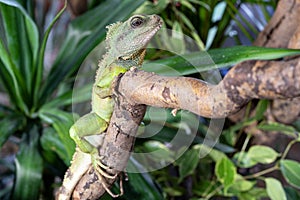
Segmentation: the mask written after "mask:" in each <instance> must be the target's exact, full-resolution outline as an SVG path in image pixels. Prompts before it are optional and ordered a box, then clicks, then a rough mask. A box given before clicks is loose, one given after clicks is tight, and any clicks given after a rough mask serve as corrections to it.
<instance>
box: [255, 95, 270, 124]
mask: <svg viewBox="0 0 300 200" xmlns="http://www.w3.org/2000/svg"><path fill="white" fill-rule="evenodd" d="M268 103H269V101H268V100H266V99H262V100H259V102H258V104H257V106H256V112H255V116H254V118H255V119H256V120H262V119H263V117H264V113H265V111H266V110H267V108H268Z"/></svg>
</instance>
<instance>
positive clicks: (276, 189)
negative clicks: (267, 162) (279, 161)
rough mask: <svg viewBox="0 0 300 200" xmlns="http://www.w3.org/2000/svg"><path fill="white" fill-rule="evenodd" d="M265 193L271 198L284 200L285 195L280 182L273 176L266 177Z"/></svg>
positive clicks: (272, 199)
mask: <svg viewBox="0 0 300 200" xmlns="http://www.w3.org/2000/svg"><path fill="white" fill-rule="evenodd" d="M265 182H266V188H267V193H268V195H269V197H270V198H271V200H286V195H285V192H284V190H283V187H282V185H281V183H280V182H279V181H278V180H276V179H274V178H266V179H265Z"/></svg>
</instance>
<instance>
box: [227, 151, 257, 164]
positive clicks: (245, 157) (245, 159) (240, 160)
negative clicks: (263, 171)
mask: <svg viewBox="0 0 300 200" xmlns="http://www.w3.org/2000/svg"><path fill="white" fill-rule="evenodd" d="M233 159H234V160H235V161H236V163H237V166H239V167H242V168H249V167H252V166H254V165H256V164H257V163H258V161H256V160H252V159H251V158H250V156H249V154H248V153H247V152H242V151H241V152H237V153H236V154H234V156H233Z"/></svg>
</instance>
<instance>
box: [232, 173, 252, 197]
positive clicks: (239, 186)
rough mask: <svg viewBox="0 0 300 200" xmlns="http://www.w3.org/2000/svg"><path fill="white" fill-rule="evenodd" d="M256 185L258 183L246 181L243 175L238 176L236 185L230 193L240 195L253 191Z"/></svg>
mask: <svg viewBox="0 0 300 200" xmlns="http://www.w3.org/2000/svg"><path fill="white" fill-rule="evenodd" d="M255 184H256V181H248V180H245V179H244V178H243V177H242V176H241V175H239V174H237V176H236V178H235V181H234V183H233V184H232V185H231V186H230V188H229V189H228V192H229V193H233V194H236V193H240V192H246V191H249V190H251V189H252V188H253V187H254V186H255Z"/></svg>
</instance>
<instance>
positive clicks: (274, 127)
mask: <svg viewBox="0 0 300 200" xmlns="http://www.w3.org/2000/svg"><path fill="white" fill-rule="evenodd" d="M257 128H258V129H260V130H263V131H278V132H282V133H284V134H286V135H288V136H292V137H294V138H297V137H298V133H297V131H296V129H295V128H294V127H292V126H289V125H285V124H281V123H278V122H268V123H261V124H259V125H258V126H257Z"/></svg>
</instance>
